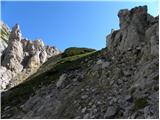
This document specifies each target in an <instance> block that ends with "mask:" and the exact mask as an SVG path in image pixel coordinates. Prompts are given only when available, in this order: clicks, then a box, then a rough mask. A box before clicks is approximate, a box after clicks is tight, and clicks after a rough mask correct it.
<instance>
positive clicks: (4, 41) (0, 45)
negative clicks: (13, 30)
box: [0, 21, 10, 65]
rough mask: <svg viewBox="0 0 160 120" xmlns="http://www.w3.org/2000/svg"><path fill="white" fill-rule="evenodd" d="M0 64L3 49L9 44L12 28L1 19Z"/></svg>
mask: <svg viewBox="0 0 160 120" xmlns="http://www.w3.org/2000/svg"><path fill="white" fill-rule="evenodd" d="M0 31H1V34H0V65H1V56H2V54H3V51H4V50H5V49H6V48H7V46H8V40H9V34H10V30H9V28H8V27H7V26H6V25H5V24H4V23H3V21H0Z"/></svg>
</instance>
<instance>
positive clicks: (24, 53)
mask: <svg viewBox="0 0 160 120" xmlns="http://www.w3.org/2000/svg"><path fill="white" fill-rule="evenodd" d="M1 32H2V33H3V34H4V35H3V34H2V36H1V42H0V43H1V46H3V47H2V48H1V53H0V54H1V66H0V80H1V89H2V90H3V89H5V88H6V86H8V88H10V87H13V86H15V85H17V84H19V83H21V82H22V81H23V80H24V79H26V78H27V77H29V76H30V75H31V74H33V73H34V72H35V71H36V70H37V69H38V68H39V67H40V66H41V65H42V64H43V63H44V62H45V61H46V60H47V59H48V58H50V57H52V56H55V55H58V54H60V53H61V52H60V51H59V50H58V49H57V48H55V47H49V46H45V45H44V43H43V41H42V40H39V39H38V40H35V41H31V40H27V39H25V38H23V37H22V34H21V31H20V28H19V25H18V24H16V25H15V26H14V27H13V28H12V31H10V30H9V28H8V27H6V25H5V24H4V23H3V22H2V29H1ZM3 36H5V37H3ZM2 40H3V41H2ZM27 72H28V73H27ZM22 73H23V74H25V77H24V78H23V79H22V78H21V81H18V80H13V79H16V77H17V75H20V74H22Z"/></svg>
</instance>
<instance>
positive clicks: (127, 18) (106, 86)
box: [2, 6, 159, 119]
mask: <svg viewBox="0 0 160 120" xmlns="http://www.w3.org/2000/svg"><path fill="white" fill-rule="evenodd" d="M118 17H119V20H120V29H119V30H115V31H112V33H111V34H109V35H108V36H107V46H106V48H104V49H102V50H100V51H97V52H95V51H94V52H90V53H86V54H81V55H74V56H69V57H64V58H63V57H61V56H60V55H59V56H57V57H51V58H50V59H49V60H48V61H47V62H45V64H43V65H42V66H41V67H40V68H39V69H38V71H37V73H35V74H34V75H32V76H30V78H28V79H27V81H26V82H24V83H22V84H20V85H18V86H17V87H14V88H12V89H10V90H8V91H6V92H3V93H2V118H77V119H79V118H84V119H87V118H90V119H93V118H121V119H124V118H126V119H127V118H159V106H158V105H159V96H158V94H159V86H158V83H159V71H158V70H159V69H158V68H159V62H158V49H159V46H158V44H159V43H158V42H159V28H158V26H159V18H158V17H153V16H151V15H149V14H148V13H147V7H146V6H139V7H135V8H133V9H131V10H127V9H124V10H120V11H119V13H118Z"/></svg>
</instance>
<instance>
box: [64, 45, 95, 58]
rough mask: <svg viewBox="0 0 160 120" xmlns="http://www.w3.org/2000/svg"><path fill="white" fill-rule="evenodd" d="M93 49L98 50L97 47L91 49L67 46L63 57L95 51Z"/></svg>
mask: <svg viewBox="0 0 160 120" xmlns="http://www.w3.org/2000/svg"><path fill="white" fill-rule="evenodd" d="M93 51H96V50H95V49H91V48H77V47H70V48H67V49H66V50H65V51H64V52H63V57H69V56H74V55H80V54H85V53H89V52H93Z"/></svg>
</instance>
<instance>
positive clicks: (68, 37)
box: [1, 0, 158, 51]
mask: <svg viewBox="0 0 160 120" xmlns="http://www.w3.org/2000/svg"><path fill="white" fill-rule="evenodd" d="M144 1H145V0H144ZM146 1H147V0H146ZM139 5H148V11H149V13H150V14H152V15H153V16H157V15H158V0H157V1H152V2H111V1H110V2H109V1H108V2H75V1H72V2H56V1H55V2H53V1H52V2H51V1H50V2H44V1H41V2H33V1H30V2H29V1H28V2H16V1H15V2H9V1H8V2H4V1H3V2H2V3H1V19H2V20H3V21H4V22H5V23H6V24H7V25H8V26H9V27H10V28H12V27H13V25H14V24H15V23H19V24H20V27H21V31H22V35H23V36H24V37H27V38H28V39H32V40H34V39H36V38H41V39H43V41H44V43H45V44H47V45H51V46H52V45H54V46H56V47H57V48H59V49H60V50H62V51H63V50H64V49H65V48H68V47H72V46H76V47H89V48H95V49H101V48H104V47H105V45H106V35H107V34H109V33H110V31H111V29H112V28H114V29H118V28H119V21H118V17H117V13H118V11H119V10H120V9H124V8H128V9H130V8H132V7H135V6H139Z"/></svg>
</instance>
